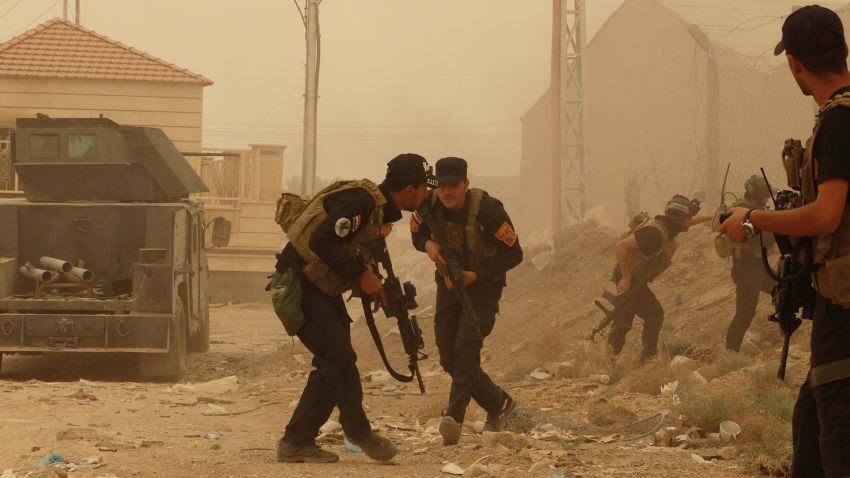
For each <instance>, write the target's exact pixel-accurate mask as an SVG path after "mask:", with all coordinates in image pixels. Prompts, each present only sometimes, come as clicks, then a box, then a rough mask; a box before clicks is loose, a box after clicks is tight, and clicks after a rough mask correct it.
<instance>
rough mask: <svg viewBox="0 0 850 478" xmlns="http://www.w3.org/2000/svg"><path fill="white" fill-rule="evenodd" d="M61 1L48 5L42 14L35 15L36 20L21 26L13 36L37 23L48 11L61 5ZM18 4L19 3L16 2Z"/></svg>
mask: <svg viewBox="0 0 850 478" xmlns="http://www.w3.org/2000/svg"><path fill="white" fill-rule="evenodd" d="M61 1H62V0H56V1H55V2H53V3H52V4H51V5H50V6H49V7H47V8H46V9H45V10H44V11H43V12H41V15H39V16H37V17H35V19H34V20H32V21H31V22H29V23H28V24H27V25H26V26H25V27H23V28H21V29H20V30H18V31H16V32H15V33H13V34H12V36H13V37H14V36H17V35H19V34H20V33H21V32H23V31H26V30H27V29H29V27H31V26H32V25H33V24H35V23H37V22H38V21H39V20H41V19H42V17H44V16H45V15H46V14H47V12H49V11H50V10H53V7H55V6H56V5H59V2H61ZM18 3H20V1H19V2H18ZM16 5H17V4H16ZM6 13H8V12H6ZM2 18H3V17H0V19H2Z"/></svg>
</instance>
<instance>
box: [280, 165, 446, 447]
mask: <svg viewBox="0 0 850 478" xmlns="http://www.w3.org/2000/svg"><path fill="white" fill-rule="evenodd" d="M429 171H430V169H429V167H428V163H427V161H425V158H423V157H422V156H419V155H417V154H410V153H408V154H402V155H399V156H397V157H396V158H394V159H393V160H392V161H390V162H389V163H388V164H387V174H386V178H385V179H384V181H383V182H382V183H381V184H380V185H375V184H374V183H372V182H371V181H369V180H366V179H363V180H359V181H339V182H337V183H335V184H333V185H331V186H329V187H327V188H325V189H324V190H322V191H320V192H318V193H317V194H316V196H315V197H314V198H313V199H312V200H310V201H309V202H308V203H307V204H306V206H304V208H303V210H302V211H301V212H299V213H297V215H296V216H295V217H294V218H291V219H290V220H288V221H287V225H286V231H287V236H288V238H289V243H288V244H287V245H286V247H285V248H284V249H283V251H282V252H281V253H280V254H279V255H278V262H277V266H276V268H277V269H278V270H279V271H284V270H285V269H287V268H295V269H297V270H298V271H299V275H300V277H301V283H302V286H301V287H302V302H301V310H302V311H303V314H304V318H305V320H304V324H303V326H301V328H300V330H299V331H298V332H297V335H298V338H299V339H300V340H301V343H303V344H304V346H305V347H307V349H308V350H310V352H312V353H313V366H314V367H315V369H314V370H313V371H312V372H310V376H309V377H308V379H307V385H306V386H305V387H304V392H303V393H302V394H301V399H300V400H299V401H298V406H296V407H295V411H294V412H293V413H292V418H291V419H290V421H289V424H288V425H287V426H286V430H285V432H284V435H283V437H282V438H281V439H280V440H279V441H278V444H277V460H278V461H280V462H297V463H326V462H333V461H337V460H338V459H339V457H338V456H337V455H336V454H334V453H330V452H327V451H324V450H321V449H320V448H319V447H317V446H316V442H315V438H316V436H318V434H319V427H321V426H322V425H323V424H324V423H325V422H326V421H327V420H328V418H329V417H330V415H331V412H332V411H333V409H334V407H336V408H338V409H339V421H340V423H341V424H342V428H343V431H345V434H346V436H347V437H348V438H349V440H351V441H352V442H353V443H355V444H357V445H358V446H360V447H361V448H362V449H363V451H364V452H365V453H366V454H367V455H368V456H369V457H371V458H373V459H375V460H380V461H384V460H389V459H391V458H392V457H393V456H395V454H396V452H397V449H396V446H395V445H394V444H393V443H392V442H391V441H389V440H387V439H386V438H383V437H381V436H379V435H378V434H376V433H374V432H373V431H372V428H371V426H370V425H369V420H368V419H367V418H366V413H365V412H364V411H363V390H362V388H361V386H360V375H359V372H358V370H357V365H356V364H355V362H356V360H357V355H356V354H355V353H354V349H353V348H352V345H351V335H350V322H351V318H350V317H349V316H348V312H347V311H346V309H345V304H344V302H343V298H342V293H343V292H345V291H346V290H349V289H351V288H352V287H353V286H354V285H358V286H359V288H360V290H361V291H362V293H364V294H367V295H370V296H373V297H374V298H375V300H376V302H377V301H380V302H383V303H386V296H385V295H384V292H383V288H382V285H381V281H380V279H379V278H378V277H377V276H376V275H375V274H374V273H372V272H370V271H369V270H368V269H367V268H366V267H365V266H364V264H363V261H362V260H360V258H359V257H358V256H357V248H356V244H358V243H360V242H362V241H365V240H369V239H370V238H372V237H375V236H376V235H378V234H386V233H388V232H389V225H390V224H391V223H393V222H396V221H398V220H399V219H401V211H402V210H404V211H412V210H414V209H416V208H417V207H419V205H420V204H421V203H422V201H423V200H424V198H425V195H426V193H427V189H426V181H427V179H428V175H429ZM281 224H282V225H283V223H281Z"/></svg>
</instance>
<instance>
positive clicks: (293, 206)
mask: <svg viewBox="0 0 850 478" xmlns="http://www.w3.org/2000/svg"><path fill="white" fill-rule="evenodd" d="M306 205H307V202H306V201H304V199H302V198H301V196H299V195H297V194H291V193H283V194H281V195H280V198H279V199H278V200H277V208H276V210H275V214H274V222H276V223H277V224H278V225H279V226H280V228H281V229H283V232H289V226H291V225H292V223H293V222H295V219H296V218H298V215H299V214H301V211H303V210H304V207H305V206H306Z"/></svg>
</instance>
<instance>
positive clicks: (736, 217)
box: [718, 207, 747, 242]
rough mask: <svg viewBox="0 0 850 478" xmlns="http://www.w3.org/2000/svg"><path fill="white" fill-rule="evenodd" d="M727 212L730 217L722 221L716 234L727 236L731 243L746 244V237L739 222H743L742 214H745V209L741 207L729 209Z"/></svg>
mask: <svg viewBox="0 0 850 478" xmlns="http://www.w3.org/2000/svg"><path fill="white" fill-rule="evenodd" d="M729 212H730V213H731V214H732V215H731V216H729V217H728V218H726V220H725V221H723V224H721V225H720V230H719V231H718V232H720V234H726V235H728V236H729V237H730V238H732V240H733V241H737V242H747V236H746V235H745V234H744V230H743V229H742V228H741V221H743V220H744V214H746V213H747V209H746V208H742V207H731V208H729Z"/></svg>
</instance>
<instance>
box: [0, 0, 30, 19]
mask: <svg viewBox="0 0 850 478" xmlns="http://www.w3.org/2000/svg"><path fill="white" fill-rule="evenodd" d="M23 1H24V0H18V1H17V2H15V3H14V4H13V5H12V6H11V7H9V9H8V10H6V13H4V14H2V15H0V20H2V19H4V18H6V15H8V14H9V13H11V12H12V10H14V9H15V7H17V6H18V5H20V4H21V2H23Z"/></svg>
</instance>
